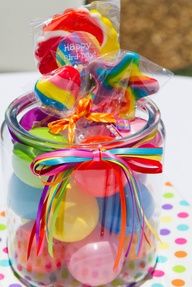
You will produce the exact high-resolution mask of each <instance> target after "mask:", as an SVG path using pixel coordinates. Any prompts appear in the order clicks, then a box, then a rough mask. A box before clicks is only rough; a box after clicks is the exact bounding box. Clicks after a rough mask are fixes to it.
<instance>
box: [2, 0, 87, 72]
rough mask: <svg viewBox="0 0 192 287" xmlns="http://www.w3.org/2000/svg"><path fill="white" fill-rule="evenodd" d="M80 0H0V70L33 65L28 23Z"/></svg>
mask: <svg viewBox="0 0 192 287" xmlns="http://www.w3.org/2000/svg"><path fill="white" fill-rule="evenodd" d="M82 2H83V0H71V1H70V0H0V72H8V71H29V70H33V69H35V64H34V58H33V29H32V26H31V25H30V23H31V22H32V21H33V20H37V19H41V18H42V19H46V18H48V17H49V16H51V15H53V14H54V13H57V12H60V11H63V10H64V9H65V8H67V7H75V6H80V5H81V4H82Z"/></svg>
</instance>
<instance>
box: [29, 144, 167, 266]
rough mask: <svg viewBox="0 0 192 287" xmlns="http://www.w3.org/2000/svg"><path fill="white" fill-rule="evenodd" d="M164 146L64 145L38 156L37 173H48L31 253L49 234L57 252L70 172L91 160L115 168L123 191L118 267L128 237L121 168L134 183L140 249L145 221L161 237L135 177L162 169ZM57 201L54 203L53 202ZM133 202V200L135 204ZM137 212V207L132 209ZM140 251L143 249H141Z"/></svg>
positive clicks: (131, 183) (116, 261) (36, 161)
mask: <svg viewBox="0 0 192 287" xmlns="http://www.w3.org/2000/svg"><path fill="white" fill-rule="evenodd" d="M161 156H162V148H148V147H145V148H143V147H138V148H134V147H131V148H116V149H110V150H107V151H102V150H96V151H95V150H88V149H87V150H84V149H74V148H72V149H61V150H56V151H52V152H48V153H45V154H42V155H39V156H37V157H36V158H35V159H34V161H33V162H32V164H31V169H32V171H33V173H34V174H35V175H37V176H48V181H47V182H46V183H45V187H44V190H43V192H42V196H41V199H40V203H39V207H38V212H37V218H36V221H35V224H34V226H33V230H32V232H31V237H30V241H29V246H28V257H29V256H30V251H31V248H32V244H33V240H34V237H35V236H36V241H37V252H38V253H39V251H40V249H41V245H42V242H43V240H44V237H45V235H46V237H47V240H48V250H49V253H50V254H51V255H52V254H53V229H54V226H55V222H56V219H57V216H58V212H59V208H60V206H61V202H62V200H63V198H65V193H66V190H67V187H68V184H69V181H70V176H71V174H72V172H73V170H74V169H78V168H80V166H81V165H82V164H85V165H86V164H88V165H89V164H90V163H91V162H94V161H103V162H105V163H107V164H108V165H110V166H111V167H113V168H114V170H115V172H116V174H117V177H118V178H119V180H118V185H119V195H120V204H121V231H120V236H119V244H118V250H117V255H116V259H115V263H114V269H116V268H117V267H118V264H119V262H120V259H121V256H122V253H123V250H124V248H125V238H126V216H127V215H126V214H127V210H126V198H125V192H124V187H123V183H122V181H121V179H120V178H121V177H120V176H118V175H119V172H123V173H124V174H125V176H126V179H127V182H128V184H129V186H130V195H131V196H130V199H131V200H132V203H134V202H135V206H136V207H137V216H138V218H139V221H140V226H141V233H142V234H141V235H140V240H139V243H138V246H139V247H138V249H139V250H140V248H141V246H142V238H143V237H145V239H146V240H147V238H146V235H145V232H144V227H145V224H146V225H147V226H148V228H149V229H150V230H151V231H152V233H153V234H154V235H155V236H156V237H158V235H157V233H156V232H155V230H153V228H152V226H151V225H150V223H149V222H148V220H147V218H146V216H145V214H144V211H143V208H142V203H141V202H140V199H139V196H138V187H137V181H136V179H135V177H134V171H137V172H141V173H148V174H149V173H151V174H152V173H161V172H162V164H161ZM69 192H70V191H69ZM53 203H54V204H53ZM132 206H133V204H132ZM132 212H133V210H132ZM133 234H134V225H133V229H132V235H131V238H130V241H129V246H128V248H127V252H126V256H127V255H128V253H129V250H130V247H131V243H132V240H133ZM138 252H139V251H138Z"/></svg>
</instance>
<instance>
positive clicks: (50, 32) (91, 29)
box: [35, 8, 119, 74]
mask: <svg viewBox="0 0 192 287" xmlns="http://www.w3.org/2000/svg"><path fill="white" fill-rule="evenodd" d="M74 32H75V34H74ZM118 50H119V41H118V32H117V30H116V29H115V27H114V25H113V23H112V22H111V21H110V19H109V18H108V17H106V16H103V15H101V13H100V12H99V11H97V10H96V9H93V10H90V11H89V10H88V9H86V8H83V9H82V8H79V9H67V10H65V11H64V12H63V13H62V14H59V15H54V16H53V17H52V19H51V20H50V21H48V23H46V24H44V26H43V28H42V34H41V37H39V38H38V42H37V45H36V49H35V57H36V60H37V61H38V68H39V71H40V72H41V73H42V74H46V73H49V72H51V71H52V70H53V69H56V68H57V67H58V66H63V65H66V63H67V64H68V65H69V64H71V65H74V63H75V64H77V65H79V64H86V63H88V62H89V60H90V59H93V58H96V57H98V56H101V55H103V54H105V53H109V52H112V51H114V52H117V51H118Z"/></svg>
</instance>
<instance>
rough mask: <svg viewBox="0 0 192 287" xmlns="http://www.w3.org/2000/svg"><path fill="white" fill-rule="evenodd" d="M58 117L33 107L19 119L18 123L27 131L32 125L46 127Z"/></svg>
mask: <svg viewBox="0 0 192 287" xmlns="http://www.w3.org/2000/svg"><path fill="white" fill-rule="evenodd" d="M57 119H58V118H56V117H54V116H51V115H49V114H47V113H45V111H44V110H42V109H40V108H33V109H31V110H29V111H28V112H26V113H25V114H24V115H23V117H22V118H21V120H20V125H21V126H22V127H23V128H24V129H25V130H27V131H29V130H31V129H32V128H33V127H34V126H39V127H40V126H41V127H46V126H47V124H48V123H49V122H52V121H55V120H57Z"/></svg>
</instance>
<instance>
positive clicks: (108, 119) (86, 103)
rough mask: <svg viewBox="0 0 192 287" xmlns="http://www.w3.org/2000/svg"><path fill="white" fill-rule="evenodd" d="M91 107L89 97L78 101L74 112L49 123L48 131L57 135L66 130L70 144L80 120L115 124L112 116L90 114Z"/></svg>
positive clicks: (107, 114)
mask: <svg viewBox="0 0 192 287" xmlns="http://www.w3.org/2000/svg"><path fill="white" fill-rule="evenodd" d="M91 106H92V99H91V98H90V97H86V98H82V99H80V100H79V102H78V104H77V106H76V108H75V112H74V113H73V114H72V115H70V116H69V117H67V118H65V119H61V120H57V121H53V122H51V123H49V124H48V128H49V130H50V131H51V133H53V134H59V133H61V132H62V131H64V130H65V129H67V128H68V140H69V143H70V144H71V143H73V141H74V137H75V129H76V123H77V121H78V120H79V119H81V118H85V119H87V120H88V121H93V122H97V123H115V118H114V116H113V115H112V114H109V113H94V112H91Z"/></svg>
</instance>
